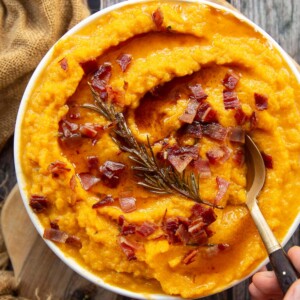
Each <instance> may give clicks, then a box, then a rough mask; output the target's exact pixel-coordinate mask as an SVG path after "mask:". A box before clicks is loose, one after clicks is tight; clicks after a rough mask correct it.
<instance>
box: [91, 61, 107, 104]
mask: <svg viewBox="0 0 300 300" xmlns="http://www.w3.org/2000/svg"><path fill="white" fill-rule="evenodd" d="M110 77H111V64H110V63H109V62H105V63H104V64H103V65H101V66H100V67H99V69H98V71H97V72H96V73H95V74H94V76H93V78H92V81H91V85H92V87H93V88H94V89H95V90H96V91H97V92H98V93H99V96H100V98H101V99H102V100H106V99H107V96H108V94H107V90H106V85H107V82H108V80H109V79H110Z"/></svg>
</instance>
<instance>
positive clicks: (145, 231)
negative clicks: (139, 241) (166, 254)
mask: <svg viewBox="0 0 300 300" xmlns="http://www.w3.org/2000/svg"><path fill="white" fill-rule="evenodd" d="M156 228H157V226H156V225H155V224H154V223H150V222H144V223H143V224H142V225H140V226H138V227H137V229H136V232H137V233H138V234H140V235H141V236H143V237H147V236H149V235H151V234H152V233H153V232H154V231H155V230H156Z"/></svg>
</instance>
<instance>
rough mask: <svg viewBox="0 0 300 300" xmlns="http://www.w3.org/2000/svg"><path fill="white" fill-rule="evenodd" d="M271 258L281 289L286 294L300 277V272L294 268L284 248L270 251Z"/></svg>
mask: <svg viewBox="0 0 300 300" xmlns="http://www.w3.org/2000/svg"><path fill="white" fill-rule="evenodd" d="M269 258H270V263H271V265H272V267H273V270H274V272H275V274H276V276H277V279H278V283H279V285H280V287H281V290H282V291H283V293H284V294H285V293H286V292H287V290H288V289H289V287H290V286H291V285H292V284H293V283H294V282H295V281H296V280H297V279H298V278H299V273H298V272H297V271H296V270H295V269H294V267H293V265H292V263H291V262H290V260H289V258H288V257H287V255H286V253H285V252H284V250H283V249H282V248H280V249H278V250H276V251H274V252H272V253H270V254H269Z"/></svg>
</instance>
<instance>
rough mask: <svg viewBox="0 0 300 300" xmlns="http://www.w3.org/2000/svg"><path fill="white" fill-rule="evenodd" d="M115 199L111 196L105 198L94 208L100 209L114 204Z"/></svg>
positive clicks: (94, 205)
mask: <svg viewBox="0 0 300 300" xmlns="http://www.w3.org/2000/svg"><path fill="white" fill-rule="evenodd" d="M114 201H115V200H114V198H113V197H112V196H111V195H107V196H105V197H104V198H103V199H101V200H99V201H98V202H96V203H95V204H93V206H92V208H99V207H103V206H106V205H109V204H112V203H114Z"/></svg>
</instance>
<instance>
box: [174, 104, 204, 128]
mask: <svg viewBox="0 0 300 300" xmlns="http://www.w3.org/2000/svg"><path fill="white" fill-rule="evenodd" d="M199 105H200V104H199V102H198V100H196V99H190V100H189V103H188V106H187V108H186V110H185V112H184V114H183V115H181V116H180V117H179V120H180V121H182V122H185V123H189V124H192V123H193V121H194V118H195V116H196V113H197V110H198V107H199Z"/></svg>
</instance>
